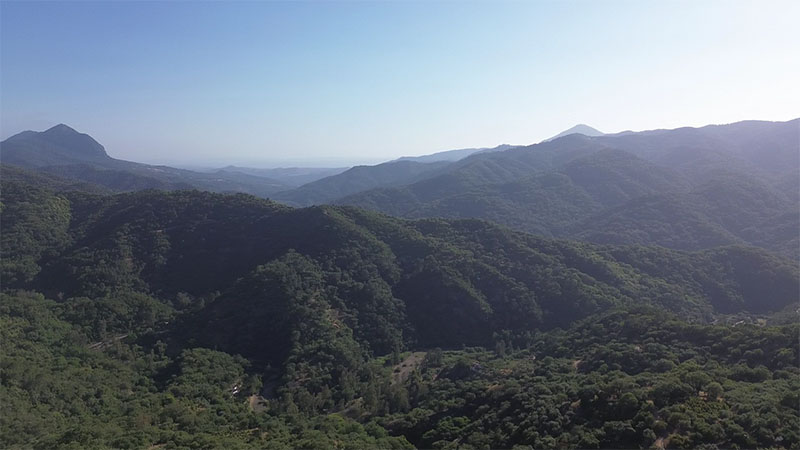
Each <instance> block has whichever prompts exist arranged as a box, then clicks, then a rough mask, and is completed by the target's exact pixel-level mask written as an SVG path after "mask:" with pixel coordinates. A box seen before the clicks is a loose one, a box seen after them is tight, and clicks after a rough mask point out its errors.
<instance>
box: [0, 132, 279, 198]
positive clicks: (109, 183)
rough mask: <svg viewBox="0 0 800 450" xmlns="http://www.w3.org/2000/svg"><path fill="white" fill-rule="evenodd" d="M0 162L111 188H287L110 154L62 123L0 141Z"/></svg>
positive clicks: (253, 190)
mask: <svg viewBox="0 0 800 450" xmlns="http://www.w3.org/2000/svg"><path fill="white" fill-rule="evenodd" d="M0 162H2V163H3V164H4V165H13V166H17V167H22V168H27V169H31V170H35V171H37V172H42V173H48V174H52V175H57V176H59V177H62V178H70V179H74V180H78V181H82V182H85V183H91V184H95V185H97V186H101V187H104V188H107V189H110V190H113V191H135V190H141V189H192V188H195V189H203V190H209V191H212V192H246V193H250V194H253V195H258V196H262V197H264V196H267V195H269V194H272V193H274V192H277V191H281V190H284V189H287V188H288V187H290V185H287V184H284V183H282V182H279V181H276V180H272V179H269V178H264V177H260V176H253V175H248V174H244V173H239V172H225V171H220V172H216V173H200V172H194V171H191V170H183V169H176V168H173V167H167V166H152V165H148V164H140V163H135V162H131V161H123V160H120V159H114V158H112V157H110V156H108V154H107V153H106V150H105V148H104V147H103V146H102V145H100V144H99V143H98V142H97V141H95V140H94V139H93V138H92V137H91V136H89V135H87V134H83V133H79V132H77V131H75V130H73V129H72V128H70V127H68V126H67V125H64V124H60V125H56V126H54V127H52V128H50V129H48V130H46V131H42V132H35V131H24V132H22V133H19V134H16V135H14V136H11V137H10V138H8V139H6V140H5V141H3V142H2V143H0Z"/></svg>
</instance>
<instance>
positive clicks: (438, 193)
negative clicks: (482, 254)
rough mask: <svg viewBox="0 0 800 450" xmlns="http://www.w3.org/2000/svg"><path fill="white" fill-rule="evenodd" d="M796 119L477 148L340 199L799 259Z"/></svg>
mask: <svg viewBox="0 0 800 450" xmlns="http://www.w3.org/2000/svg"><path fill="white" fill-rule="evenodd" d="M798 126H800V120H794V121H790V122H783V123H773V122H741V123H736V124H731V125H725V126H709V127H703V128H698V129H694V128H682V129H677V130H657V131H651V132H642V133H624V134H620V135H605V136H599V137H588V136H583V135H580V134H571V135H567V136H564V137H561V138H558V139H555V140H552V141H547V142H544V143H541V144H537V145H533V146H529V147H522V148H515V149H510V150H507V151H504V152H500V153H496V154H478V155H473V156H470V157H468V158H465V159H463V160H461V161H458V162H456V163H453V164H451V165H450V166H447V167H446V168H444V169H443V170H442V173H441V174H437V175H436V176H432V177H429V178H427V179H425V180H422V181H419V182H417V183H412V184H408V185H406V186H399V187H392V188H382V189H375V190H372V191H365V192H360V193H357V194H353V195H351V196H348V197H344V198H342V199H339V200H337V201H336V203H339V204H349V205H355V206H360V207H364V208H369V209H374V210H377V211H382V212H385V213H388V214H393V215H397V216H401V217H409V218H420V217H451V218H456V217H458V218H467V217H472V218H482V219H488V220H493V221H496V222H499V223H502V224H505V225H509V226H512V227H514V228H515V229H519V230H523V231H529V232H534V233H537V234H541V235H544V236H560V237H571V238H579V239H587V240H591V241H595V242H601V243H606V242H613V243H618V244H619V243H639V244H658V245H666V246H669V247H673V248H680V249H701V248H709V247H711V246H714V245H720V244H723V243H724V244H734V243H742V242H748V243H751V244H754V245H759V246H763V247H764V248H767V249H770V250H774V251H778V252H780V253H782V254H784V255H787V256H792V257H794V256H796V255H797V254H798V249H797V245H795V244H794V243H796V242H797V241H798V236H797V235H798V234H800V233H798V232H797V231H796V230H795V231H794V232H790V231H789V230H790V229H792V224H794V223H796V222H797V220H796V217H798V216H800V207H799V206H798V204H797V201H796V198H797V192H798V191H800V165H798V159H800V156H798V152H797V151H796V150H797V148H798V146H800V140H798V135H797V128H798ZM548 175H552V177H551V178H548V177H547V176H548ZM560 176H565V177H566V178H559V177H560ZM545 179H551V180H559V179H560V180H561V181H560V186H561V187H560V188H558V190H554V189H553V188H547V187H544V186H543V185H542V184H541V182H542V180H545ZM587 198H588V200H587ZM623 217H625V218H624V219H622V218H623ZM614 218H616V219H614ZM773 224H774V225H773ZM770 229H774V230H776V231H775V233H771V232H769V231H766V230H770ZM762 230H763V231H762ZM777 236H780V237H779V238H777Z"/></svg>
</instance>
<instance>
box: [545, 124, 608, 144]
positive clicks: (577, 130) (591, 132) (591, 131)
mask: <svg viewBox="0 0 800 450" xmlns="http://www.w3.org/2000/svg"><path fill="white" fill-rule="evenodd" d="M570 134H582V135H584V136H603V135H604V134H605V133H603V132H602V131H600V130H598V129H596V128H592V127H590V126H589V125H586V124H583V123H579V124H577V125H575V126H574V127H572V128H570V129H568V130H564V131H562V132H561V133H558V134H557V135H555V136H553V137H551V138H550V139H545V140H544V142H547V141H552V140H553V139H558V138H560V137H562V136H568V135H570Z"/></svg>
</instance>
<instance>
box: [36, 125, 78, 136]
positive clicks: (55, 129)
mask: <svg viewBox="0 0 800 450" xmlns="http://www.w3.org/2000/svg"><path fill="white" fill-rule="evenodd" d="M43 133H75V134H81V133H78V132H77V131H75V129H74V128H72V127H71V126H69V125H66V124H63V123H60V124H58V125H55V126H52V127H50V128H48V129H47V130H45V131H43Z"/></svg>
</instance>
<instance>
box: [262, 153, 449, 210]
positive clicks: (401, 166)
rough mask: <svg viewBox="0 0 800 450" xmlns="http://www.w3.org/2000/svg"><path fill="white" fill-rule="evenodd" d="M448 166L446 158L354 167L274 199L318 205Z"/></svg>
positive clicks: (404, 181)
mask: <svg viewBox="0 0 800 450" xmlns="http://www.w3.org/2000/svg"><path fill="white" fill-rule="evenodd" d="M447 165H448V162H446V161H440V162H433V163H419V162H415V161H393V162H387V163H383V164H378V165H376V166H356V167H352V168H350V169H348V170H346V171H344V172H342V173H340V174H338V175H333V176H330V177H327V178H323V179H321V180H317V181H314V182H312V183H308V184H306V185H303V186H301V187H299V188H297V189H293V190H291V191H285V192H279V193H277V194H275V195H274V196H273V198H274V199H276V200H279V201H284V202H287V203H289V204H293V205H299V206H308V205H319V204H324V203H328V202H330V201H333V200H335V199H337V198H341V197H344V196H347V195H350V194H354V193H356V192H361V191H365V190H369V189H374V188H376V187H386V186H395V185H402V184H408V183H413V182H414V181H417V180H418V179H420V178H424V177H426V176H430V174H432V173H436V171H438V170H440V169H442V168H443V167H445V166H447Z"/></svg>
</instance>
